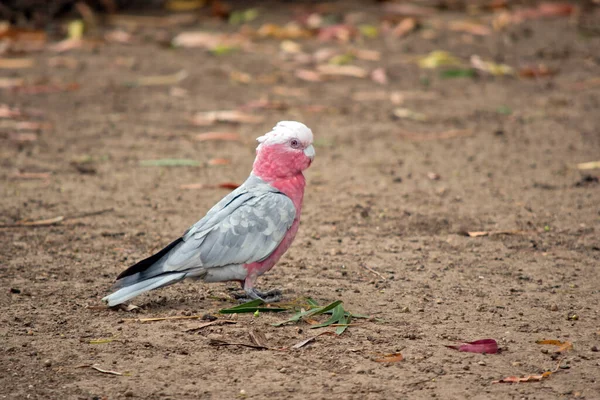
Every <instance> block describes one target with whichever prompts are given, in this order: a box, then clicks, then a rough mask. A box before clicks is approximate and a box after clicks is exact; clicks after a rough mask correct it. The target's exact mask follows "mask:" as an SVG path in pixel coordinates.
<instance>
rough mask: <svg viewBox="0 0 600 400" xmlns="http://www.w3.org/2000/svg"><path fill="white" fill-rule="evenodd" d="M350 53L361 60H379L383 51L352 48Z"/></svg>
mask: <svg viewBox="0 0 600 400" xmlns="http://www.w3.org/2000/svg"><path fill="white" fill-rule="evenodd" d="M350 54H351V55H353V56H354V57H356V58H358V59H359V60H366V61H379V60H380V59H381V52H380V51H377V50H367V49H352V50H350Z"/></svg>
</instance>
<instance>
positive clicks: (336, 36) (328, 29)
mask: <svg viewBox="0 0 600 400" xmlns="http://www.w3.org/2000/svg"><path fill="white" fill-rule="evenodd" d="M357 33H358V31H357V30H356V28H354V27H353V26H351V25H346V24H337V25H328V26H325V27H322V28H321V29H319V34H318V35H317V38H318V39H319V40H321V41H323V42H327V41H332V40H338V41H340V42H344V43H346V42H348V41H350V39H352V38H354V37H356V35H357Z"/></svg>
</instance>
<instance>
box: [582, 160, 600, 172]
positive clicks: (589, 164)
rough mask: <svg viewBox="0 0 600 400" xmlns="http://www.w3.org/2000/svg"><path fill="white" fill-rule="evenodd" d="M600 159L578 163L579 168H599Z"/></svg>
mask: <svg viewBox="0 0 600 400" xmlns="http://www.w3.org/2000/svg"><path fill="white" fill-rule="evenodd" d="M599 168H600V161H590V162H584V163H579V164H577V169H580V170H587V169H599Z"/></svg>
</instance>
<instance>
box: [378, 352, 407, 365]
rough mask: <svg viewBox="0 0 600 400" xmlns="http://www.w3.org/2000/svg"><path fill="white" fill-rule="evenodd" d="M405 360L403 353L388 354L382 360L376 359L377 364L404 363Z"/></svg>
mask: <svg viewBox="0 0 600 400" xmlns="http://www.w3.org/2000/svg"><path fill="white" fill-rule="evenodd" d="M403 359H404V357H403V356H402V353H392V354H386V355H384V356H382V357H380V358H377V359H375V361H376V362H380V363H394V362H399V361H402V360H403Z"/></svg>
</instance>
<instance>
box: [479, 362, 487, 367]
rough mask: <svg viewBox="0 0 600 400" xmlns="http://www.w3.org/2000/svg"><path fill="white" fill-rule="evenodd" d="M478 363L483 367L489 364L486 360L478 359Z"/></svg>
mask: <svg viewBox="0 0 600 400" xmlns="http://www.w3.org/2000/svg"><path fill="white" fill-rule="evenodd" d="M477 364H478V365H481V366H482V367H485V366H486V365H487V364H486V363H485V361H478V362H477Z"/></svg>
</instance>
